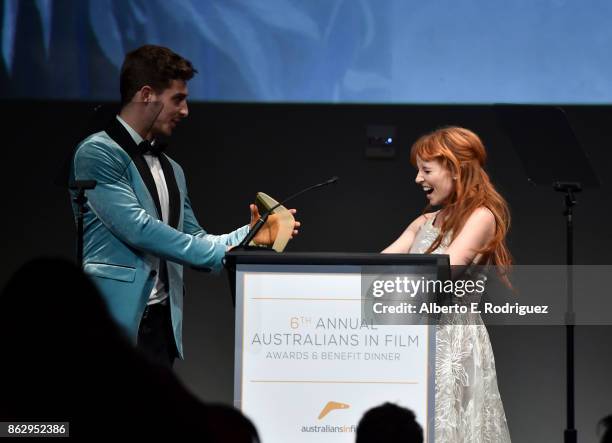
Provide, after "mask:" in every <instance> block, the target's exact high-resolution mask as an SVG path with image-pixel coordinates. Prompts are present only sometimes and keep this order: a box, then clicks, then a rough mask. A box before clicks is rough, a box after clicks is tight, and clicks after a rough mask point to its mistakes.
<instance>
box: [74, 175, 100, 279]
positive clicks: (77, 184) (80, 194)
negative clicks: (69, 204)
mask: <svg viewBox="0 0 612 443" xmlns="http://www.w3.org/2000/svg"><path fill="white" fill-rule="evenodd" d="M97 184H98V182H97V181H96V180H75V181H74V182H73V183H72V184H71V185H70V186H69V188H70V189H72V190H76V191H77V194H76V197H74V199H73V201H74V202H75V203H76V204H77V206H78V208H79V212H78V214H77V252H76V254H77V265H78V266H79V268H81V269H82V268H83V217H84V216H85V213H86V212H87V211H88V209H87V206H86V205H87V196H86V195H85V191H87V190H89V189H94V188H95V187H96V185H97Z"/></svg>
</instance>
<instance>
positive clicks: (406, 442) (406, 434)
mask: <svg viewBox="0 0 612 443" xmlns="http://www.w3.org/2000/svg"><path fill="white" fill-rule="evenodd" d="M378 442H385V443H422V442H423V430H422V429H421V426H420V425H419V424H418V423H417V422H416V419H415V416H414V413H413V412H412V411H411V410H410V409H406V408H402V407H401V406H397V405H394V404H392V403H385V404H382V405H380V406H377V407H375V408H372V409H370V410H369V411H367V412H366V413H365V414H364V415H363V417H362V418H361V420H360V421H359V424H358V425H357V440H356V443H378Z"/></svg>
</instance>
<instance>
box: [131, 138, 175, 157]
mask: <svg viewBox="0 0 612 443" xmlns="http://www.w3.org/2000/svg"><path fill="white" fill-rule="evenodd" d="M167 147H168V143H165V142H161V141H159V140H155V143H151V142H150V141H149V140H143V141H141V142H140V144H139V145H138V149H139V150H140V153H141V154H149V155H152V156H154V157H159V155H160V154H161V153H162V152H164V150H165V149H166V148H167Z"/></svg>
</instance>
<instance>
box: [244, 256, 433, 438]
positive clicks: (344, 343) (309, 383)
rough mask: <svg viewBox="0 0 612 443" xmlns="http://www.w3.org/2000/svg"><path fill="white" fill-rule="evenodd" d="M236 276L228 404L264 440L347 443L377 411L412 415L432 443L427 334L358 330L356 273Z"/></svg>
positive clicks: (292, 268)
mask: <svg viewBox="0 0 612 443" xmlns="http://www.w3.org/2000/svg"><path fill="white" fill-rule="evenodd" d="M236 271H237V272H236V349H235V354H236V355H235V357H236V365H235V389H234V393H235V394H234V402H235V406H236V407H238V408H239V409H241V410H242V411H243V412H244V414H245V415H247V416H248V417H249V418H250V419H251V420H252V421H253V422H254V424H255V426H256V427H257V429H258V432H259V434H260V437H261V439H262V441H264V442H266V443H275V442H279V443H281V442H282V443H286V442H292V443H298V442H312V441H325V442H347V443H348V442H353V441H354V440H355V430H356V427H357V423H358V422H359V420H360V418H361V417H362V415H363V413H364V412H365V411H367V410H368V409H370V408H372V407H374V406H378V405H380V404H382V403H384V402H392V403H396V404H398V405H400V406H405V407H408V408H410V409H411V410H413V411H414V413H415V414H416V417H417V421H418V422H419V423H420V424H421V426H422V427H423V430H424V436H425V441H426V442H427V441H433V426H432V425H431V423H433V398H434V395H433V370H434V361H435V356H434V354H433V352H435V337H434V336H433V334H434V330H435V328H434V327H432V326H420V325H419V326H412V325H410V326H408V325H393V326H391V325H384V326H383V325H373V324H368V323H367V322H365V321H362V320H361V274H360V268H359V267H358V266H337V265H325V266H309V265H274V266H272V265H253V264H249V265H239V266H238V267H237V268H236ZM315 439H316V440H315Z"/></svg>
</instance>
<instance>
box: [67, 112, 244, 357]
mask: <svg viewBox="0 0 612 443" xmlns="http://www.w3.org/2000/svg"><path fill="white" fill-rule="evenodd" d="M159 159H160V163H161V165H162V169H163V172H164V178H165V180H166V184H167V187H168V195H169V201H170V205H169V206H170V211H169V223H168V224H165V223H163V222H162V221H161V210H160V203H159V197H158V195H157V189H156V187H155V181H154V179H153V176H152V174H151V171H150V169H149V167H148V165H147V163H146V161H145V160H144V158H143V156H142V155H141V153H140V150H139V148H138V146H137V145H136V143H135V142H134V140H133V139H132V137H131V136H130V134H129V133H128V132H127V130H126V129H125V128H124V127H123V126H122V125H121V123H119V121H117V120H116V119H114V120H113V122H112V123H111V124H110V125H109V126H108V128H107V129H106V130H104V131H102V132H98V133H95V134H93V135H91V136H89V137H87V138H86V139H85V140H83V141H82V142H81V143H80V144H79V145H78V147H77V149H76V151H75V155H74V158H73V161H72V164H71V172H70V175H71V179H72V180H96V181H97V182H98V183H97V186H96V188H95V189H93V190H90V191H87V198H88V203H87V205H88V212H86V213H85V217H84V251H83V263H84V271H85V273H87V274H88V275H89V276H90V277H91V278H92V280H93V281H94V283H95V284H96V286H97V287H98V289H99V290H100V292H101V293H102V296H103V298H104V299H105V301H106V303H107V305H108V308H109V310H110V312H111V315H112V316H113V317H114V318H115V320H116V321H117V323H118V324H119V325H120V326H122V327H123V328H124V330H125V331H126V332H127V334H128V335H129V337H131V339H132V340H133V341H134V343H136V340H137V338H138V327H139V324H140V320H141V318H142V314H143V312H144V309H145V307H146V304H147V301H148V299H149V295H150V293H151V290H152V289H153V284H154V281H155V270H153V269H151V260H150V258H151V256H155V257H159V258H160V259H162V260H165V261H166V263H167V269H168V285H169V288H168V291H169V300H170V307H171V309H170V311H171V315H172V327H173V330H174V337H175V340H176V347H177V349H178V352H179V355H180V357H181V358H182V357H183V344H182V323H183V295H184V286H183V265H184V264H187V265H190V266H193V267H196V268H199V269H204V270H211V271H219V270H220V269H221V266H222V264H221V262H222V259H223V257H224V256H225V251H226V249H227V246H230V245H235V244H238V243H239V242H240V241H241V240H242V239H243V238H244V237H245V236H246V234H247V233H248V230H249V227H248V225H247V226H243V227H242V228H239V229H237V230H235V231H233V232H231V233H229V234H223V235H211V234H208V233H206V231H204V229H202V227H201V226H200V225H199V223H198V221H197V220H196V217H195V215H194V213H193V210H192V209H191V203H190V201H189V197H188V196H187V185H186V183H185V175H184V174H183V170H182V168H181V167H180V166H179V164H178V163H176V162H175V161H173V160H172V159H171V158H170V157H168V156H167V155H166V154H161V155H160V157H159ZM71 193H72V197H74V193H75V191H71ZM72 209H73V212H74V214H75V217H76V214H77V209H78V208H77V207H76V205H75V204H74V202H73V205H72ZM147 258H149V260H147Z"/></svg>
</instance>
